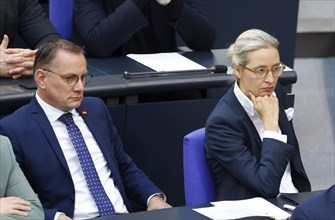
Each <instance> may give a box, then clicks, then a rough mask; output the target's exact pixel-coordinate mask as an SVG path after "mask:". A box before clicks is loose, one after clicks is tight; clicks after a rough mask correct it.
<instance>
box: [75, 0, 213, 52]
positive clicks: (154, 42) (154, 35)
mask: <svg viewBox="0 0 335 220" xmlns="http://www.w3.org/2000/svg"><path fill="white" fill-rule="evenodd" d="M73 18H74V29H73V41H74V42H76V43H77V44H78V45H83V46H84V47H85V51H86V52H87V53H88V55H90V56H94V57H108V56H113V55H126V54H128V53H158V52H173V51H177V42H176V33H178V34H179V35H180V37H181V38H182V39H183V40H184V41H185V43H186V45H187V46H188V47H189V48H190V49H192V50H210V49H212V47H213V44H214V41H215V35H216V31H215V28H214V27H213V26H212V25H211V24H210V23H209V21H208V18H207V16H206V14H205V12H204V11H203V9H202V7H201V5H200V1H199V0H118V1H116V0H75V1H74V12H73Z"/></svg>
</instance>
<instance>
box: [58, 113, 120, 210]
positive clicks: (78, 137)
mask: <svg viewBox="0 0 335 220" xmlns="http://www.w3.org/2000/svg"><path fill="white" fill-rule="evenodd" d="M58 120H59V121H61V122H62V123H64V124H65V125H66V129H67V132H68V134H69V136H70V139H71V141H72V144H73V146H74V148H75V150H76V152H77V155H78V158H79V162H80V165H81V168H82V170H83V173H84V176H85V179H86V182H87V185H88V188H89V190H90V192H91V195H92V197H93V199H94V201H95V203H96V205H97V207H98V210H99V213H100V216H109V215H114V214H115V210H114V207H113V204H112V202H111V201H110V200H109V198H108V196H107V194H106V192H105V190H104V188H103V186H102V184H101V182H100V179H99V176H98V173H97V171H96V169H95V166H94V164H93V160H92V158H91V155H90V152H89V151H88V149H87V146H86V144H85V141H84V138H83V136H82V134H81V132H80V130H79V128H78V127H77V125H76V124H75V123H74V122H73V118H72V113H65V114H63V115H62V116H60V117H59V119H58ZM83 202H84V201H83Z"/></svg>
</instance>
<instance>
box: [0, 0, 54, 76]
mask: <svg viewBox="0 0 335 220" xmlns="http://www.w3.org/2000/svg"><path fill="white" fill-rule="evenodd" d="M0 8H1V13H0V42H1V45H0V76H5V77H12V78H14V79H16V78H19V77H21V76H22V75H32V74H33V63H34V54H35V50H36V49H37V48H38V47H39V46H40V45H41V44H42V43H44V42H47V41H49V40H51V39H56V38H60V35H59V34H58V33H57V31H56V30H55V28H54V26H53V25H52V23H51V22H50V20H49V18H48V17H47V16H46V14H45V12H44V11H43V8H42V6H41V5H40V4H39V3H38V1H37V0H11V1H0ZM18 34H19V35H20V36H21V37H22V39H23V40H24V42H25V43H26V44H27V45H28V47H29V48H13V45H12V43H13V41H14V39H15V38H16V37H18Z"/></svg>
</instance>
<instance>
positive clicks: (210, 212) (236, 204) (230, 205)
mask: <svg viewBox="0 0 335 220" xmlns="http://www.w3.org/2000/svg"><path fill="white" fill-rule="evenodd" d="M212 204H213V205H214V206H212V207H206V208H197V209H193V210H194V211H196V212H198V213H200V214H202V215H205V216H207V217H209V218H211V219H220V220H224V219H236V218H243V217H249V216H267V217H271V218H274V219H288V218H289V217H290V216H291V215H290V214H289V213H287V212H285V211H284V210H282V209H280V208H278V207H277V206H275V205H273V204H272V203H270V202H268V201H266V200H265V199H263V198H259V197H256V198H252V199H244V200H235V201H220V202H212Z"/></svg>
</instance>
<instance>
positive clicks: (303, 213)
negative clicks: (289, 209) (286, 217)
mask: <svg viewBox="0 0 335 220" xmlns="http://www.w3.org/2000/svg"><path fill="white" fill-rule="evenodd" d="M334 219H335V185H332V186H331V187H329V189H327V190H326V191H324V192H321V193H320V194H319V195H316V196H314V197H313V198H311V199H309V200H307V201H305V202H303V203H301V204H300V205H298V206H297V207H296V208H295V209H294V211H293V213H292V216H291V220H334Z"/></svg>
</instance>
